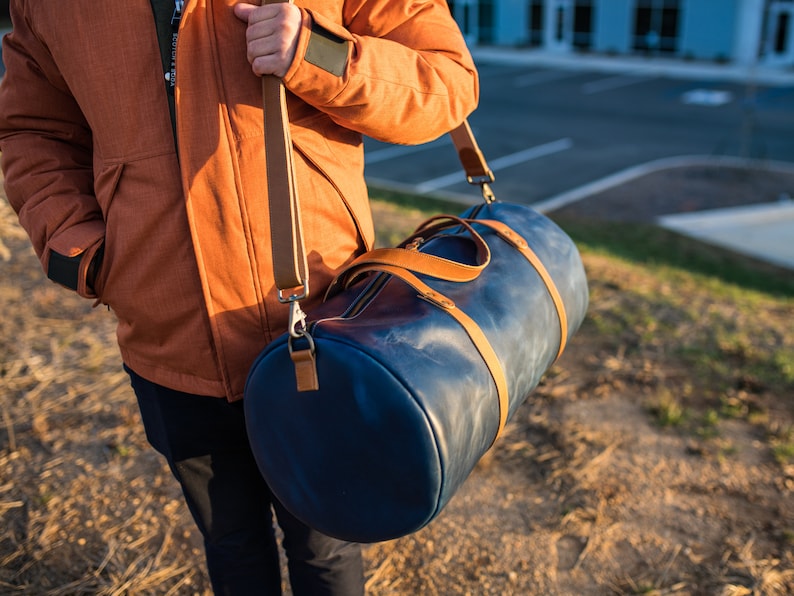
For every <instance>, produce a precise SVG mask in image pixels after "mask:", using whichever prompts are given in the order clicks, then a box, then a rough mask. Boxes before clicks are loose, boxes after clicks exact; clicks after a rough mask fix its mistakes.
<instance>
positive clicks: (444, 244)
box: [244, 78, 588, 542]
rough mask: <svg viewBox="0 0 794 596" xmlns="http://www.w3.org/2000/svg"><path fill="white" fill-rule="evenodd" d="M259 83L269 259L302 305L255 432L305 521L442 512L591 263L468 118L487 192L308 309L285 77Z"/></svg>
mask: <svg viewBox="0 0 794 596" xmlns="http://www.w3.org/2000/svg"><path fill="white" fill-rule="evenodd" d="M264 89H265V103H266V105H267V106H268V109H266V110H265V113H266V117H265V120H266V122H265V131H266V132H265V134H266V139H265V142H266V145H267V151H266V155H267V160H268V172H269V176H268V178H269V179H272V180H270V181H269V184H270V185H271V188H270V191H269V192H270V196H271V197H272V198H271V220H272V233H273V235H274V239H273V251H274V257H273V259H274V268H275V271H276V284H277V286H278V288H279V294H280V297H282V292H283V294H284V296H283V297H282V301H284V302H288V303H289V304H290V309H291V310H290V312H291V314H290V328H289V331H288V332H286V333H285V334H284V335H283V336H281V337H279V338H277V339H276V340H274V341H273V342H271V343H270V344H269V345H268V346H267V347H266V348H265V349H264V350H263V351H262V353H261V354H260V355H259V356H258V357H257V358H256V361H255V362H254V363H253V365H252V367H251V369H250V373H249V376H248V380H247V383H246V388H245V398H244V404H245V415H246V421H247V429H248V433H249V440H250V443H251V447H252V450H253V452H254V456H255V458H256V461H257V464H258V466H259V468H260V470H261V473H262V474H263V476H264V478H265V479H266V481H267V483H268V485H269V486H270V488H271V490H272V492H273V494H274V495H275V497H276V498H277V499H278V500H279V501H280V502H281V503H282V504H283V505H284V506H285V507H286V508H287V509H288V510H289V511H290V512H291V513H292V514H294V515H295V516H296V517H297V518H299V519H300V520H302V521H303V522H304V523H306V524H307V525H309V526H311V527H313V528H315V529H317V530H319V531H320V532H323V533H325V534H327V535H330V536H334V537H337V538H340V539H343V540H349V541H356V542H376V541H383V540H389V539H393V538H397V537H400V536H404V535H406V534H409V533H411V532H414V531H416V530H418V529H420V528H422V527H423V526H425V525H426V524H428V523H429V522H430V521H431V520H433V519H434V518H435V517H436V516H438V515H439V513H440V512H441V511H442V509H443V507H444V506H445V505H446V504H447V503H448V502H449V500H450V499H451V498H452V496H453V495H454V494H455V492H456V491H457V490H458V489H459V488H460V486H461V485H462V484H463V482H464V481H465V480H466V478H467V477H468V476H469V474H470V473H471V471H472V470H473V468H474V467H475V465H476V464H477V462H478V460H479V459H480V458H481V457H482V456H483V455H484V454H485V452H486V451H487V450H488V449H489V448H490V447H491V446H492V445H493V443H494V441H495V440H496V438H497V437H498V436H499V434H500V433H501V432H502V430H503V429H504V427H505V424H506V423H507V421H508V420H509V419H510V417H511V415H513V414H514V413H515V412H516V410H517V409H518V407H519V406H520V405H521V404H522V402H524V401H525V400H526V398H527V397H528V395H529V394H530V392H531V391H532V390H533V389H534V388H535V387H536V386H537V385H538V383H539V382H540V380H541V378H542V376H543V375H544V373H545V372H546V371H547V370H548V369H549V368H550V367H551V365H552V364H553V363H554V362H555V360H556V359H557V358H558V357H559V356H560V354H561V353H562V351H563V349H564V347H565V344H566V342H567V341H568V339H569V338H570V337H571V336H572V334H573V333H574V332H575V330H576V329H577V328H578V327H579V325H580V323H581V322H582V320H583V318H584V316H585V311H586V309H587V304H588V289H587V281H586V277H585V272H584V269H583V266H582V262H581V259H580V256H579V253H578V251H577V249H576V246H575V245H574V243H573V242H572V240H571V239H570V238H569V237H568V236H567V235H566V234H565V232H563V231H562V230H561V229H560V228H559V227H558V226H557V225H555V224H554V223H553V222H552V221H551V220H550V219H548V218H547V217H545V216H544V215H542V214H540V213H539V212H537V211H535V210H533V209H531V208H530V207H527V206H524V205H520V204H511V203H503V202H500V201H496V200H495V199H494V197H493V193H492V192H491V190H490V186H489V182H490V181H492V180H493V174H492V173H491V172H490V170H489V169H488V166H487V163H485V160H484V158H483V156H482V153H481V151H480V149H479V147H478V146H477V144H476V141H475V140H474V137H473V136H472V134H471V129H470V127H469V125H468V123H465V122H464V124H463V125H461V127H459V128H458V129H456V130H455V131H453V132H452V133H451V134H452V138H453V141H454V143H455V145H456V147H457V150H458V155H459V157H460V159H461V162H462V164H463V167H464V170H465V172H466V174H467V176H468V179H469V181H470V182H472V183H475V184H478V185H480V186H481V187H482V189H483V197H484V199H485V200H484V201H483V203H482V204H479V205H477V206H474V207H471V208H470V209H468V210H466V211H465V212H464V213H463V214H461V215H457V216H439V217H436V218H432V219H431V220H429V221H428V222H426V223H425V224H423V225H422V226H420V227H419V229H417V231H416V232H415V233H414V234H412V235H411V236H410V237H409V238H408V239H407V240H406V241H405V242H403V243H402V244H401V245H400V246H398V247H396V248H381V249H374V250H371V251H369V252H367V253H365V254H363V255H361V256H360V257H359V258H357V259H356V260H355V261H354V262H353V263H351V264H350V266H349V267H347V268H346V269H345V270H344V271H343V272H341V273H340V275H339V277H338V278H337V279H336V281H335V282H334V284H332V286H331V288H330V290H329V295H328V297H327V298H326V300H325V302H324V303H323V304H322V305H321V306H320V307H318V308H316V309H314V310H313V311H312V312H311V313H309V315H308V316H307V315H306V314H304V313H303V312H302V311H301V309H300V305H299V301H300V299H301V298H302V297H303V294H305V293H306V292H305V288H307V287H308V281H307V279H306V271H305V257H303V256H302V255H301V254H300V253H301V251H302V240H301V237H300V236H301V233H300V222H299V218H298V217H297V214H298V213H299V211H298V207H297V205H296V201H297V196H296V193H295V189H294V184H293V180H292V173H293V171H292V166H291V161H290V160H291V150H290V140H289V134H288V128H287V125H286V122H285V120H284V112H283V107H284V91H283V87H281V85H280V83H278V82H277V80H275V79H271V78H266V79H265V81H264ZM279 108H280V109H279ZM274 119H275V121H274ZM279 168H280V169H281V171H282V172H283V175H277V174H275V172H276V171H277V170H278V169H279ZM279 197H284V201H285V203H287V202H288V204H285V205H276V204H273V203H274V202H275V201H278V200H279V199H278V198H279ZM285 235H286V237H283V236H285ZM295 288H297V290H296V289H295Z"/></svg>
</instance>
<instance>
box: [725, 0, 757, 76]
mask: <svg viewBox="0 0 794 596" xmlns="http://www.w3.org/2000/svg"><path fill="white" fill-rule="evenodd" d="M737 10H738V14H737V15H736V17H737V18H736V34H735V40H736V41H735V44H734V49H733V59H734V62H735V63H736V64H740V65H742V66H752V65H753V64H756V63H757V62H758V57H759V52H760V50H761V32H762V31H763V29H764V12H765V11H764V0H740V2H739V6H738V9H737Z"/></svg>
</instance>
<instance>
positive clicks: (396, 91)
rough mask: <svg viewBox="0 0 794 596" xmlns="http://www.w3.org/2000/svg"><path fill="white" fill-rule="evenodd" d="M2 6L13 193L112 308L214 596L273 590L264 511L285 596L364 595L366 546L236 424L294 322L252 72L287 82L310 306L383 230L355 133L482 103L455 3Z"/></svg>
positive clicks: (57, 274)
mask: <svg viewBox="0 0 794 596" xmlns="http://www.w3.org/2000/svg"><path fill="white" fill-rule="evenodd" d="M11 16H12V21H13V32H12V33H11V34H9V35H8V36H7V37H6V38H5V40H4V45H3V57H4V59H5V62H6V69H7V72H6V75H5V78H4V80H3V82H2V85H1V86H0V150H2V166H3V170H4V173H5V184H6V192H7V195H8V198H9V200H10V202H11V204H12V206H13V207H14V209H15V210H16V211H17V213H18V214H19V219H20V222H21V224H22V225H23V227H24V228H25V229H26V230H27V232H28V233H29V235H30V238H31V241H32V243H33V246H34V248H35V249H36V252H37V254H38V255H39V257H40V259H41V263H42V266H43V268H44V270H45V272H46V273H47V275H48V277H49V278H50V279H52V280H53V281H55V282H57V283H59V284H61V285H64V286H66V287H69V288H71V289H73V290H75V291H76V292H78V293H79V294H80V295H82V296H84V297H86V298H91V299H95V300H96V301H97V303H103V304H106V305H107V306H108V308H110V309H112V311H113V312H114V313H115V315H116V317H117V318H118V341H119V346H120V350H121V355H122V359H123V361H124V365H125V368H126V369H127V371H128V372H129V374H130V377H131V382H132V386H133V388H134V390H135V393H136V395H137V398H138V402H139V405H140V409H141V413H142V417H143V422H144V426H145V428H146V433H147V437H148V439H149V441H150V442H151V443H152V444H153V445H154V447H155V448H156V449H157V450H158V451H160V452H161V453H163V454H164V455H165V456H166V458H167V460H168V462H169V464H170V466H171V469H172V471H173V472H174V475H175V476H176V478H177V479H178V480H179V482H180V483H181V485H182V488H183V492H184V494H185V498H186V501H187V503H188V506H189V508H190V510H191V513H192V514H193V516H194V518H195V520H196V523H197V524H198V526H199V528H200V530H201V531H202V534H203V536H204V540H205V546H206V554H207V564H208V568H209V573H210V578H211V581H212V584H213V588H214V590H215V591H216V592H217V593H223V594H277V593H280V590H281V579H280V575H279V563H278V554H277V552H278V551H277V548H276V543H275V538H274V532H273V522H272V518H271V515H272V514H271V506H272V507H273V509H275V512H276V516H277V520H278V523H279V525H280V526H281V528H282V530H283V532H284V548H285V551H286V553H287V557H288V564H289V569H290V582H291V584H292V589H293V591H294V593H296V594H312V595H316V594H324V593H327V594H346V595H347V594H356V593H361V592H362V591H363V573H362V563H361V554H360V548H359V547H358V546H357V545H352V544H348V543H344V542H341V541H338V540H335V539H331V538H329V537H326V536H323V535H321V534H319V533H317V532H316V531H313V530H311V529H310V528H307V527H306V526H305V525H303V524H302V523H301V522H299V521H298V520H296V519H295V518H294V517H292V516H291V515H290V514H289V513H288V512H287V511H285V510H284V508H283V507H282V506H281V505H280V504H279V503H278V502H277V501H275V500H274V499H273V498H272V496H271V495H270V492H269V490H268V487H267V486H266V484H265V483H264V481H263V480H262V478H261V476H260V475H259V473H258V470H257V469H256V465H255V463H254V461H253V458H252V456H251V453H250V450H249V448H248V442H247V437H246V434H245V423H244V419H243V408H242V402H241V401H240V400H241V398H242V394H243V387H244V383H245V379H246V376H247V372H248V368H249V366H250V365H251V363H252V361H253V359H254V358H255V356H256V355H257V354H258V353H259V351H260V350H261V349H262V348H263V346H264V345H265V344H266V343H267V342H268V341H270V340H271V339H272V338H274V337H276V336H278V335H279V334H281V333H282V332H283V331H284V330H285V328H286V324H287V317H288V312H287V307H285V306H283V305H282V304H280V303H279V301H278V299H277V295H276V294H277V292H276V290H275V288H274V281H273V271H272V265H271V254H270V230H269V220H268V197H267V185H266V173H265V171H264V147H263V123H262V109H263V107H262V95H261V86H260V81H259V76H261V75H275V76H277V77H280V78H281V79H282V80H283V83H284V85H285V87H286V89H287V91H288V112H289V118H290V123H291V136H292V141H293V147H294V158H295V170H296V178H297V186H298V193H299V196H300V199H301V209H302V221H303V227H304V237H305V243H306V253H307V255H308V262H309V270H310V275H311V279H312V286H313V287H312V294H311V296H310V298H309V299H308V300H305V301H303V306H304V309H307V310H308V309H310V308H311V305H312V303H316V301H317V300H319V299H321V297H322V295H323V290H324V286H326V285H327V284H328V283H329V281H330V280H331V279H332V278H333V276H334V273H335V272H336V271H337V270H338V269H339V268H340V267H342V266H343V265H344V264H346V263H348V262H349V261H350V260H351V259H352V258H354V257H355V255H356V254H358V253H360V252H361V251H362V250H365V249H367V248H369V247H370V246H371V243H372V240H373V225H372V220H371V215H370V211H369V206H368V199H367V194H366V186H365V182H364V178H363V150H362V134H366V135H369V136H372V137H374V138H378V139H380V140H383V141H387V142H393V143H420V142H425V141H429V140H431V139H433V138H435V137H437V136H439V135H441V134H443V133H445V132H447V131H449V130H451V129H452V128H454V127H455V126H457V125H458V124H459V123H460V122H461V121H462V120H463V119H464V118H465V117H466V116H467V115H468V114H469V113H470V112H471V111H472V110H473V109H474V107H475V105H476V101H477V94H478V87H477V76H476V72H475V69H474V65H473V63H472V61H471V57H470V55H469V54H468V51H467V49H466V47H465V44H464V42H463V39H462V37H461V35H460V32H459V30H458V29H457V27H456V25H455V23H454V21H453V20H452V18H451V17H450V14H449V10H448V7H447V5H446V2H444V0H302V1H301V0H298V1H297V3H296V4H295V5H293V4H287V3H276V4H269V5H265V6H255V5H251V4H245V3H241V2H238V1H237V0H188V1H187V2H182V1H181V0H177V1H176V2H174V1H173V0H150V1H145V0H126V1H124V2H94V1H89V0H73V1H71V2H69V3H66V4H53V3H52V2H47V1H46V0H12V2H11ZM169 108H170V109H169ZM264 109H267V106H265V108H264Z"/></svg>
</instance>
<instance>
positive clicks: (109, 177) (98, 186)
mask: <svg viewBox="0 0 794 596" xmlns="http://www.w3.org/2000/svg"><path fill="white" fill-rule="evenodd" d="M123 172H124V164H123V163H112V164H108V165H105V166H104V167H102V168H101V169H100V170H99V172H98V174H97V175H96V176H95V178H94V194H95V195H96V199H97V202H98V203H99V207H100V209H101V210H102V217H103V219H104V220H105V230H106V231H107V221H108V217H109V214H110V206H111V203H112V202H113V199H114V197H115V196H116V191H117V189H118V186H119V182H120V181H121V175H122V173H123ZM113 241H114V239H113V237H112V235H108V234H107V233H106V234H105V239H104V243H103V245H102V253H103V257H104V258H102V260H101V262H99V263H97V264H98V266H99V267H98V269H97V271H96V275H95V277H94V280H93V282H94V293H95V294H96V296H97V299H98V300H99V301H100V302H102V303H105V301H104V299H103V293H104V289H105V281H106V280H107V278H108V273H109V269H110V265H111V263H112V261H113V259H112V256H111V255H112V254H113V244H114V242H113Z"/></svg>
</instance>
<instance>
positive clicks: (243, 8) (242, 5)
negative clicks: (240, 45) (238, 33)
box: [234, 2, 258, 23]
mask: <svg viewBox="0 0 794 596" xmlns="http://www.w3.org/2000/svg"><path fill="white" fill-rule="evenodd" d="M257 8H258V6H257V5H256V4H248V3H246V2H238V3H237V4H235V5H234V16H236V17H237V18H238V19H240V20H241V21H245V22H246V23H247V22H248V17H249V16H250V14H251V13H252V12H253V11H254V10H256V9H257Z"/></svg>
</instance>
